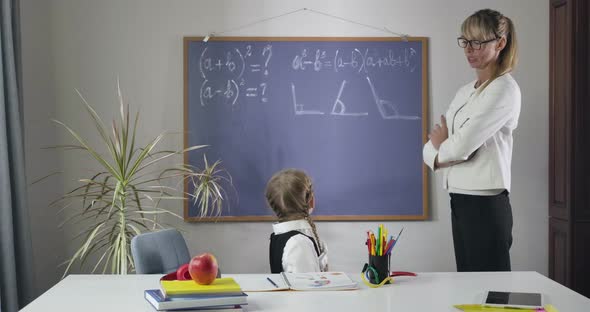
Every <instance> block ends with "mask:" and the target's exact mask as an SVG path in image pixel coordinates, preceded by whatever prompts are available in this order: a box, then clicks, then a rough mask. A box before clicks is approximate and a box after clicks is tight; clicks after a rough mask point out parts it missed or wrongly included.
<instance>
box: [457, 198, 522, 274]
mask: <svg viewBox="0 0 590 312" xmlns="http://www.w3.org/2000/svg"><path fill="white" fill-rule="evenodd" d="M451 211H452V218H451V220H452V225H453V245H454V247H455V261H456V262H457V271H458V272H474V271H510V246H512V208H511V207H510V199H509V198H508V192H507V191H504V192H503V193H501V194H498V195H495V196H476V195H464V194H457V193H451Z"/></svg>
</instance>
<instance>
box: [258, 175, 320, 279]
mask: <svg viewBox="0 0 590 312" xmlns="http://www.w3.org/2000/svg"><path fill="white" fill-rule="evenodd" d="M266 201H267V203H268V206H269V207H270V208H271V209H272V210H273V211H274V213H275V214H276V216H277V218H278V222H277V223H275V224H273V232H274V233H272V234H271V235H270V252H269V258H270V269H271V272H272V273H280V272H289V273H303V272H321V271H327V270H328V251H327V248H326V244H325V243H324V242H321V241H320V239H319V236H318V233H317V229H316V226H315V224H314V222H313V221H312V220H311V217H310V214H311V213H312V212H313V209H314V207H315V198H314V195H313V188H312V184H311V179H310V178H309V177H308V176H307V175H306V174H305V172H303V171H301V170H296V169H285V170H282V171H280V172H278V173H276V174H275V175H273V176H272V178H271V179H270V180H269V181H268V184H267V186H266Z"/></svg>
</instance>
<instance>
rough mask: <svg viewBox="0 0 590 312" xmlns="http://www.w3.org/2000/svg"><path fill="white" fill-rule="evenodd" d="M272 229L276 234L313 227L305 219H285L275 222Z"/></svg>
mask: <svg viewBox="0 0 590 312" xmlns="http://www.w3.org/2000/svg"><path fill="white" fill-rule="evenodd" d="M272 229H273V231H274V233H275V234H277V235H278V234H283V233H287V232H290V231H293V230H308V229H311V225H309V222H307V220H305V219H299V220H293V221H285V222H279V223H273V225H272Z"/></svg>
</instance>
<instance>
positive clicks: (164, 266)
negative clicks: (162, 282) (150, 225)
mask: <svg viewBox="0 0 590 312" xmlns="http://www.w3.org/2000/svg"><path fill="white" fill-rule="evenodd" d="M131 254H132V255H133V260H134V261H135V272H136V273H137V274H168V273H171V272H174V271H176V270H177V269H178V268H179V267H180V266H181V265H183V264H185V263H189V261H190V260H191V257H190V254H189V252H188V247H187V246H186V242H185V241H184V238H183V237H182V234H180V232H178V230H176V229H166V230H161V231H158V232H150V233H143V234H140V235H137V236H135V237H133V239H132V240H131Z"/></svg>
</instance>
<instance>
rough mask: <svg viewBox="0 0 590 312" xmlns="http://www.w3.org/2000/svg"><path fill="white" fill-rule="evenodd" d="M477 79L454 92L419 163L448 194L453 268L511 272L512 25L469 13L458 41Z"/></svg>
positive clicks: (515, 93) (515, 92)
mask: <svg viewBox="0 0 590 312" xmlns="http://www.w3.org/2000/svg"><path fill="white" fill-rule="evenodd" d="M457 42H458V45H459V47H461V48H462V49H463V52H464V53H465V57H466V60H467V62H468V63H469V65H470V66H471V68H473V69H475V74H476V79H475V80H473V81H471V82H469V83H468V84H466V85H465V86H463V87H461V88H460V89H459V91H458V92H457V94H456V95H455V98H454V99H453V101H452V102H451V105H450V106H449V108H448V110H447V112H446V114H445V115H444V116H441V121H440V124H437V125H436V126H435V127H434V129H433V130H432V131H431V133H430V135H429V139H430V140H429V141H428V143H426V144H425V145H424V149H423V157H424V162H425V163H426V164H427V165H428V166H429V167H430V168H431V169H432V170H434V171H443V174H444V188H445V189H447V190H448V192H449V193H450V197H451V212H452V228H453V244H454V249H455V260H456V263H457V271H510V269H511V268H510V247H511V245H512V208H511V206H510V200H509V197H508V194H509V192H510V179H511V177H510V176H511V169H510V167H511V161H512V145H513V143H512V141H513V140H512V132H513V131H514V129H516V126H517V124H518V117H519V114H520V102H521V95H520V88H519V87H518V84H517V83H516V81H515V80H514V78H513V77H512V75H511V74H510V72H511V71H512V70H513V69H514V67H515V65H516V61H517V42H516V33H515V30H514V25H513V23H512V21H511V20H510V19H509V18H508V17H506V16H504V15H502V14H501V13H500V12H497V11H494V10H490V9H485V10H480V11H477V12H475V13H474V14H473V15H471V16H469V17H468V18H467V19H466V20H465V21H464V22H463V24H462V25H461V36H460V37H459V38H457Z"/></svg>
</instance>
